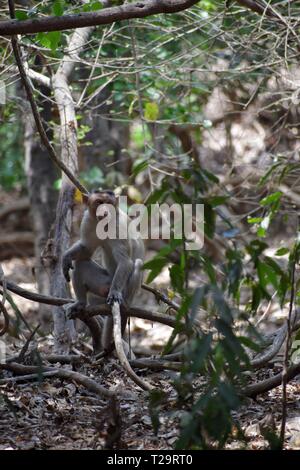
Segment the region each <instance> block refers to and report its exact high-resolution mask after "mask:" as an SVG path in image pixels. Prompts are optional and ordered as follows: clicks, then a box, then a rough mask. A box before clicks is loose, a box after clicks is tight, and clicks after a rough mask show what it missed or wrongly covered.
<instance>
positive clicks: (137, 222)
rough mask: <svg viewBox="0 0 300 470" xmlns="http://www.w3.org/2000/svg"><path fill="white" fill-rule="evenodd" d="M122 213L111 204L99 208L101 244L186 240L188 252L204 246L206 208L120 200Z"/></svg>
mask: <svg viewBox="0 0 300 470" xmlns="http://www.w3.org/2000/svg"><path fill="white" fill-rule="evenodd" d="M119 207H121V208H122V210H121V211H118V210H117V209H116V208H115V207H114V206H113V205H111V204H101V205H99V206H98V207H97V211H96V216H97V219H98V223H97V228H96V233H97V237H98V238H99V239H100V240H105V239H107V238H109V239H111V240H115V239H127V238H128V237H130V238H142V239H144V240H148V239H150V240H159V239H163V240H170V239H171V238H172V239H175V240H176V239H177V240H184V242H185V249H186V250H200V249H201V248H202V247H203V243H204V205H203V204H177V203H174V204H172V205H169V204H165V203H164V204H158V203H157V204H152V205H150V206H148V207H146V206H145V205H144V204H133V205H132V206H130V207H128V205H127V197H126V196H120V197H119Z"/></svg>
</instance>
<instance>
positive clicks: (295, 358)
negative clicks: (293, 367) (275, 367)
mask: <svg viewBox="0 0 300 470" xmlns="http://www.w3.org/2000/svg"><path fill="white" fill-rule="evenodd" d="M291 360H292V363H293V364H299V363H300V340H299V339H297V340H296V341H293V344H292V355H291Z"/></svg>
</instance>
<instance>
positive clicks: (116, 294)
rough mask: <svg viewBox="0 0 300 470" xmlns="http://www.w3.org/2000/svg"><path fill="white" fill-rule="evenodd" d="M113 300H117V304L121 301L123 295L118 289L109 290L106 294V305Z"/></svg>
mask: <svg viewBox="0 0 300 470" xmlns="http://www.w3.org/2000/svg"><path fill="white" fill-rule="evenodd" d="M115 302H118V304H119V305H121V304H122V303H123V295H122V293H121V292H118V291H112V292H111V291H110V292H109V294H108V296H107V299H106V303H108V305H113V304H114V303H115Z"/></svg>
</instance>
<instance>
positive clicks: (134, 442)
mask: <svg viewBox="0 0 300 470" xmlns="http://www.w3.org/2000/svg"><path fill="white" fill-rule="evenodd" d="M2 267H3V269H4V272H5V274H6V275H7V276H8V278H9V279H11V280H13V281H14V282H16V283H18V284H19V285H20V287H23V288H25V289H28V290H35V284H34V278H33V273H32V270H33V259H32V258H24V259H21V258H13V259H11V260H9V261H6V262H2ZM160 281H161V280H160ZM159 287H162V284H161V282H159ZM13 299H14V301H15V303H16V305H17V306H18V308H19V309H20V310H21V312H22V313H23V315H24V316H25V318H26V320H27V321H28V322H29V323H30V325H31V326H36V325H37V323H38V305H37V304H35V303H33V302H30V301H28V300H26V299H23V298H21V297H18V296H16V295H13ZM141 303H142V304H143V306H144V307H145V306H146V308H148V309H151V308H154V307H155V308H154V310H155V311H157V310H159V308H161V307H158V306H157V305H156V302H155V299H153V298H152V297H151V294H150V296H149V294H148V293H145V294H143V297H142V299H141ZM10 314H11V317H12V318H14V316H15V313H14V312H13V311H12V310H11V311H10ZM272 321H273V325H272V327H273V328H274V321H275V322H280V319H279V320H278V319H275V320H274V319H273V320H272ZM13 330H14V329H13ZM13 330H12V331H10V335H6V337H5V340H6V341H5V343H6V354H7V356H8V357H11V356H15V355H17V354H19V353H20V350H21V348H22V346H23V345H24V343H25V341H26V339H25V337H24V335H23V334H21V335H19V337H18V336H17V335H16V334H15V333H14V331H13ZM21 330H22V332H23V331H24V327H23V325H22V328H21ZM169 334H170V329H169V328H168V327H166V326H163V325H158V324H155V325H153V324H150V323H149V322H146V321H144V320H140V319H136V320H134V321H132V324H131V344H132V347H133V349H134V350H135V351H137V353H141V354H142V352H145V351H146V352H148V353H152V354H158V353H159V351H161V350H162V347H163V345H164V344H165V342H166V340H167V338H168V337H169ZM2 340H3V338H2ZM88 343H89V338H88V335H87V334H86V333H84V332H83V333H81V335H80V343H78V345H76V347H77V348H78V349H79V350H81V351H83V352H85V353H86V354H87V353H88ZM37 346H38V350H39V352H40V353H42V354H49V353H50V352H51V351H52V346H53V338H52V336H51V335H47V336H38V337H37V340H36V341H34V342H33V343H32V344H31V345H30V347H37ZM279 359H280V358H275V361H274V363H273V364H272V365H271V366H269V367H268V368H266V369H263V370H259V371H257V372H255V373H252V374H251V381H253V382H255V381H258V380H262V379H264V378H267V377H269V376H270V375H272V374H274V373H278V371H280V368H281V364H280V361H279ZM68 367H70V366H68ZM73 367H74V366H73ZM75 370H78V371H79V372H81V373H83V374H85V375H87V376H89V377H93V378H94V379H95V380H96V381H98V382H99V383H101V384H102V385H104V386H106V387H107V388H116V389H117V390H122V391H126V393H125V397H124V398H122V399H121V400H120V402H119V403H114V402H107V400H105V399H103V398H101V397H99V396H96V395H95V394H94V393H91V392H89V391H88V390H87V389H86V388H84V387H83V386H81V385H77V384H75V383H74V382H72V381H65V380H64V381H62V379H60V378H54V377H52V378H44V379H43V380H42V381H40V382H38V381H35V382H30V381H24V382H23V383H19V382H14V381H11V382H8V383H6V384H4V385H1V386H0V449H103V448H104V446H105V445H108V437H109V436H111V435H115V443H114V445H115V448H117V449H129V450H138V449H149V450H160V449H172V448H173V446H174V444H175V442H176V440H177V437H178V427H179V426H178V425H179V422H180V418H181V415H182V411H178V403H177V396H176V391H175V388H174V387H173V386H172V384H173V381H174V379H175V378H176V374H177V373H175V372H170V371H169V372H167V371H164V372H153V371H149V370H142V371H140V372H139V374H140V375H141V376H142V377H143V378H144V379H145V380H147V381H148V382H150V383H151V384H152V385H155V386H156V387H159V388H161V389H162V390H163V391H164V392H166V394H167V396H168V401H167V403H165V404H163V405H162V407H161V409H160V411H159V420H160V426H159V430H158V432H157V434H156V435H155V433H154V431H153V426H152V421H151V413H150V410H149V406H148V400H147V396H146V393H145V392H143V391H142V390H140V389H139V388H138V387H137V386H136V385H135V384H134V383H133V382H132V381H131V380H130V379H129V378H128V377H127V376H126V374H125V373H124V371H123V369H122V368H121V367H120V365H119V364H118V361H117V360H116V359H115V358H110V359H108V360H107V361H106V362H105V363H104V365H103V364H102V365H99V366H97V367H94V366H92V365H91V364H88V363H83V364H82V365H80V366H76V369H75ZM10 376H11V373H9V372H3V373H2V374H1V375H0V379H3V378H4V377H5V378H8V377H10ZM1 392H2V393H1ZM299 392H300V381H299V380H297V379H295V380H293V381H292V382H290V384H289V385H288V408H287V410H288V419H287V433H286V448H294V449H295V448H300V401H299ZM270 416H271V417H272V420H274V422H275V425H276V427H277V429H279V426H280V417H281V389H280V388H276V389H274V390H272V391H270V392H268V393H266V394H263V395H260V396H259V397H258V398H257V399H256V400H252V399H248V400H247V401H246V402H245V403H244V404H243V405H242V406H241V408H240V409H239V410H238V411H237V412H235V414H234V417H235V419H236V420H237V422H239V424H240V425H241V427H242V429H243V431H244V432H245V435H246V438H247V442H246V444H245V447H246V448H247V449H265V448H267V442H266V441H265V440H264V438H263V437H262V435H261V433H260V424H261V423H263V422H264V421H265V420H266V419H268V417H270ZM228 448H230V449H235V448H241V443H240V442H238V441H234V440H232V441H231V442H230V443H229V444H228Z"/></svg>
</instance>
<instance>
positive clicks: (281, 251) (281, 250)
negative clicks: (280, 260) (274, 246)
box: [275, 247, 290, 256]
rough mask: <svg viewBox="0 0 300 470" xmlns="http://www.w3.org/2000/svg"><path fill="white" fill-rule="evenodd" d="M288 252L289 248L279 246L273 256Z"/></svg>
mask: <svg viewBox="0 0 300 470" xmlns="http://www.w3.org/2000/svg"><path fill="white" fill-rule="evenodd" d="M289 252H290V250H289V249H288V248H284V247H282V248H279V249H278V250H277V251H276V253H275V256H284V255H286V254H287V253H289Z"/></svg>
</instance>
